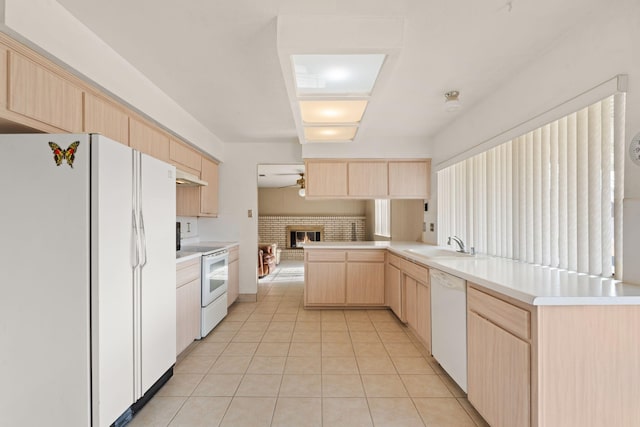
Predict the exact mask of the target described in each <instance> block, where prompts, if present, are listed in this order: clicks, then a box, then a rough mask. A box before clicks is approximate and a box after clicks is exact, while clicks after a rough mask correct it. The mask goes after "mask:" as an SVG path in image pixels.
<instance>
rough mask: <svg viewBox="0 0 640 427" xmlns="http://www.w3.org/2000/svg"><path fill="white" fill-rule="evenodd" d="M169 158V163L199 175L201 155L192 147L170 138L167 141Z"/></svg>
mask: <svg viewBox="0 0 640 427" xmlns="http://www.w3.org/2000/svg"><path fill="white" fill-rule="evenodd" d="M169 158H170V159H171V164H173V165H175V166H176V167H177V168H178V169H181V170H183V171H185V172H188V173H190V174H193V175H196V176H200V170H201V167H202V165H201V158H202V156H201V155H200V153H198V152H197V151H196V150H194V149H193V148H191V147H189V146H187V145H186V144H183V143H182V142H179V141H176V140H175V139H171V140H170V141H169Z"/></svg>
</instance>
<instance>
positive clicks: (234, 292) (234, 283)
mask: <svg viewBox="0 0 640 427" xmlns="http://www.w3.org/2000/svg"><path fill="white" fill-rule="evenodd" d="M238 253H239V249H238V247H237V246H235V247H233V248H231V249H229V281H228V282H227V307H228V306H230V305H231V304H233V303H234V302H235V301H236V300H237V299H238V296H240V262H239V257H238Z"/></svg>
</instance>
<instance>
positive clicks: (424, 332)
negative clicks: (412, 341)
mask: <svg viewBox="0 0 640 427" xmlns="http://www.w3.org/2000/svg"><path fill="white" fill-rule="evenodd" d="M416 301H417V304H416V325H415V328H414V329H415V332H416V334H417V335H418V338H419V339H420V340H421V341H422V343H423V344H424V346H425V347H426V349H427V350H428V351H429V352H431V286H430V284H427V283H422V282H416Z"/></svg>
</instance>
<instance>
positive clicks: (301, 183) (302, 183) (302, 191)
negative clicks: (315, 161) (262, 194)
mask: <svg viewBox="0 0 640 427" xmlns="http://www.w3.org/2000/svg"><path fill="white" fill-rule="evenodd" d="M279 175H300V178H298V180H297V181H296V183H295V184H291V185H285V186H284V187H278V188H289V187H296V186H300V189H299V190H298V195H299V196H300V197H304V196H305V195H306V181H305V180H304V172H300V173H296V174H293V173H283V174H279Z"/></svg>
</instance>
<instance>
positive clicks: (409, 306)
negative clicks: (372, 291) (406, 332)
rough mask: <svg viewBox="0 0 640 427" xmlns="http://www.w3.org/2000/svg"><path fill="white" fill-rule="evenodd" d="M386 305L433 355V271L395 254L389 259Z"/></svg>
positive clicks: (386, 277)
mask: <svg viewBox="0 0 640 427" xmlns="http://www.w3.org/2000/svg"><path fill="white" fill-rule="evenodd" d="M385 280H386V282H385V295H386V304H387V306H389V308H391V310H392V311H393V312H394V313H395V315H396V316H398V319H400V320H401V321H402V322H404V323H406V324H407V325H408V326H409V328H410V329H411V331H412V332H413V334H414V335H415V336H416V337H417V338H418V339H419V340H420V341H421V342H422V344H423V345H424V346H425V348H426V349H427V350H429V351H431V287H430V284H429V269H428V268H427V267H425V266H423V265H419V264H416V263H414V262H411V261H408V260H406V259H403V258H400V257H398V256H396V255H393V254H388V255H387V265H386V270H385Z"/></svg>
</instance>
